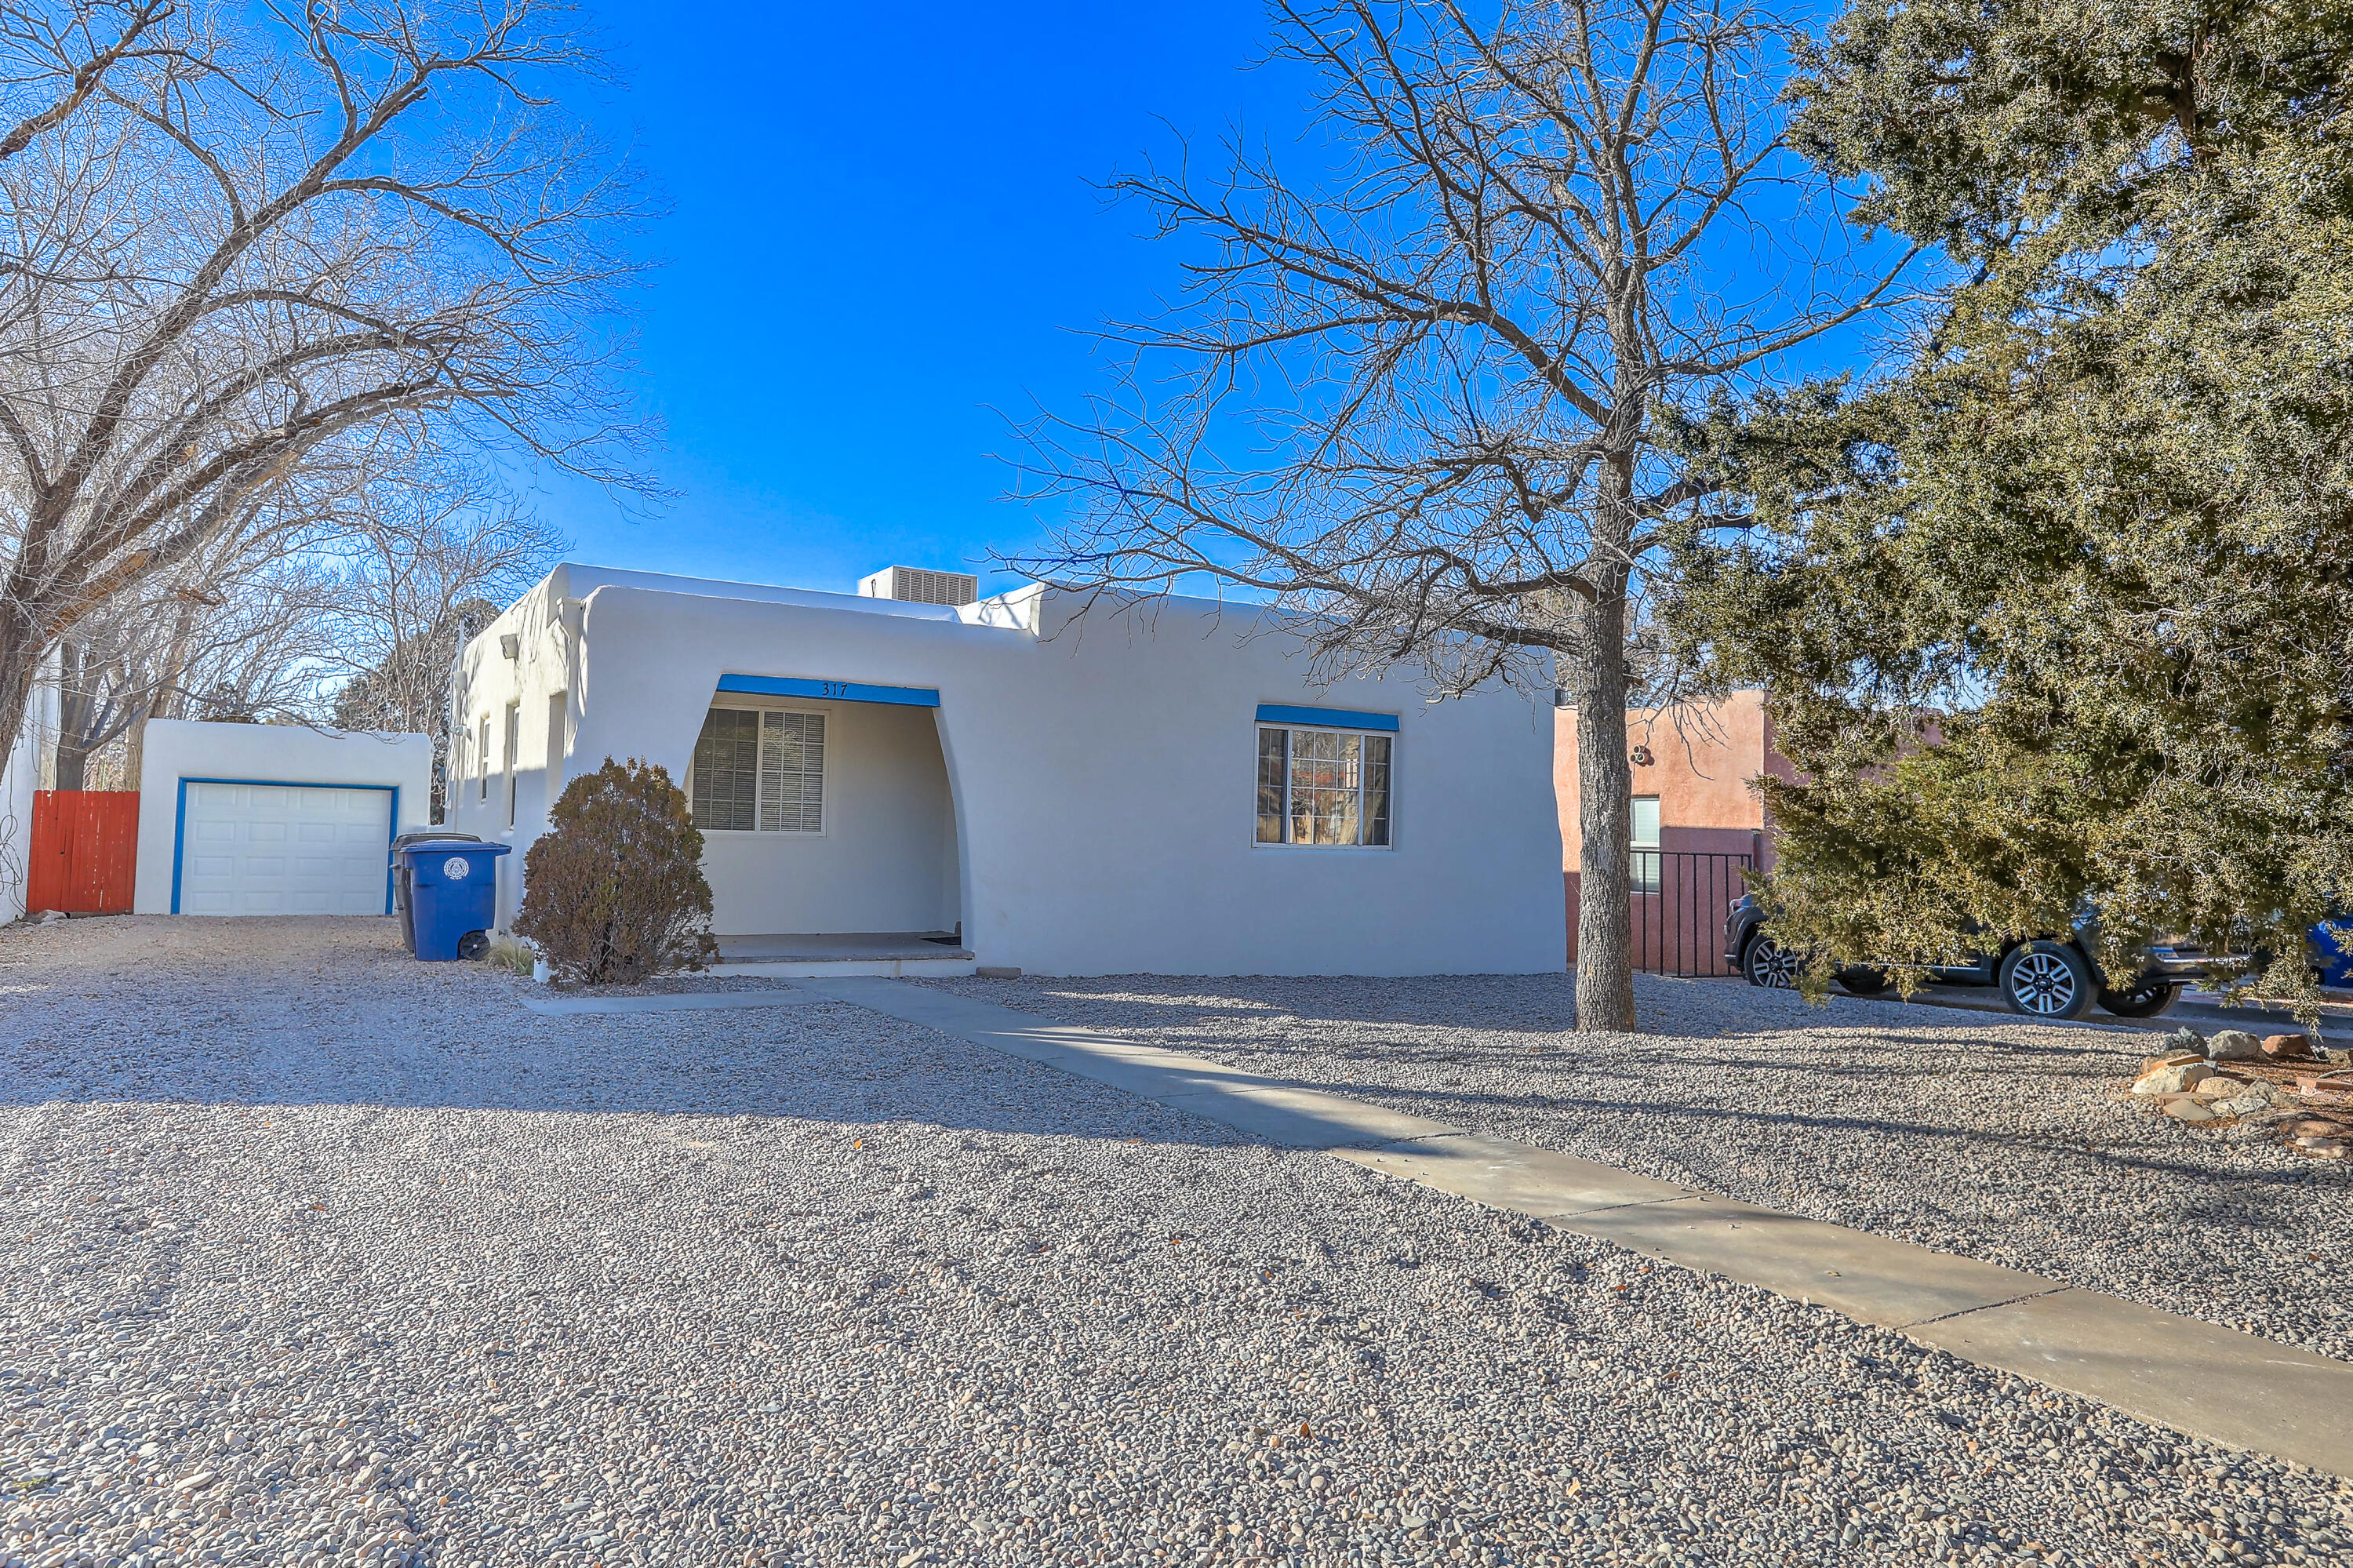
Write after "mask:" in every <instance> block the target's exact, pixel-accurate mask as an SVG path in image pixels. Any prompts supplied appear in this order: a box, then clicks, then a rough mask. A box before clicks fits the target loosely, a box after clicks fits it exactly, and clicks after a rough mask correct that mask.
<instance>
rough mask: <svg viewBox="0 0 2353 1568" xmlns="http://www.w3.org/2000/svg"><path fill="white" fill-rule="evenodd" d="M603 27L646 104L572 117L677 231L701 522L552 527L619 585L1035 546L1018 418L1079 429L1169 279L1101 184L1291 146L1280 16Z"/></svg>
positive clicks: (693, 17) (671, 372) (674, 400)
mask: <svg viewBox="0 0 2353 1568" xmlns="http://www.w3.org/2000/svg"><path fill="white" fill-rule="evenodd" d="M586 17H587V18H588V19H589V20H591V21H593V22H594V23H595V25H596V26H597V27H598V29H599V30H600V32H601V35H602V37H601V40H600V41H601V44H602V46H603V48H604V50H605V53H606V55H607V58H609V60H610V61H611V63H612V64H613V66H614V67H615V69H616V70H617V73H618V75H619V77H620V78H621V79H622V82H623V86H622V87H621V88H620V89H619V90H615V91H612V92H609V93H600V94H597V95H595V96H593V97H591V98H588V99H586V100H584V101H577V103H576V107H578V108H579V109H581V110H583V111H586V113H587V115H588V116H589V117H590V119H591V121H592V123H593V124H594V126H595V127H596V130H597V131H598V132H600V133H601V134H602V135H604V136H605V137H606V138H607V140H609V141H610V142H612V143H615V144H617V145H618V146H620V147H623V148H626V149H627V150H628V152H629V154H630V155H631V158H632V161H633V162H635V163H636V164H638V166H639V167H640V168H641V169H642V170H643V171H644V172H645V173H646V174H647V175H649V176H650V180H651V183H652V185H653V186H654V188H655V191H656V194H657V195H658V196H659V199H660V200H661V202H662V204H663V206H664V207H665V208H666V210H665V212H664V215H663V216H662V217H659V219H658V220H657V221H656V222H654V223H653V224H651V225H650V226H649V228H647V230H646V232H645V234H644V235H643V237H642V241H641V249H643V251H644V253H645V255H646V256H647V257H648V258H649V259H650V260H656V261H658V262H659V263H660V265H659V267H658V269H657V270H655V271H653V272H652V273H651V274H650V276H649V279H648V280H647V281H646V283H645V284H644V286H643V288H642V290H641V291H640V292H639V295H638V301H637V304H638V346H637V360H638V366H639V368H640V372H641V376H642V386H643V390H644V394H645V401H646V403H647V405H648V407H649V408H650V410H651V411H652V412H653V413H654V414H655V415H657V416H658V417H659V419H660V421H661V423H662V425H663V426H664V427H665V429H664V434H663V436H662V438H661V440H659V442H657V443H656V444H654V445H652V446H651V447H649V450H647V451H646V453H645V454H644V455H643V458H642V459H641V460H640V461H641V465H642V466H643V467H645V468H647V469H649V471H651V473H652V475H653V477H654V478H655V480H656V481H657V482H659V483H660V484H661V485H663V486H664V487H666V488H667V489H669V490H670V491H671V492H673V493H674V497H673V499H672V500H670V502H669V503H667V504H666V505H664V506H663V507H662V508H660V509H659V511H658V512H657V513H656V514H654V515H652V516H651V517H640V518H635V519H633V518H632V517H630V516H629V515H627V514H624V513H623V512H622V511H621V510H620V509H619V508H617V506H615V505H614V504H613V503H611V502H610V501H608V500H607V499H605V498H604V497H602V496H601V495H600V494H598V493H595V492H593V491H590V490H587V489H586V487H577V486H569V485H561V486H557V487H554V488H553V489H552V490H550V491H549V492H547V493H545V494H544V495H543V497H542V498H541V503H540V505H541V510H542V512H543V515H545V516H546V518H547V519H548V520H549V521H550V522H552V523H554V524H556V525H557V526H559V527H560V528H562V529H563V530H564V531H565V532H566V533H567V534H569V535H571V536H572V538H573V539H574V541H575V549H574V554H575V556H576V557H578V558H581V559H587V560H594V561H598V562H602V563H605V564H609V565H615V566H627V567H645V568H649V569H661V570H671V571H685V572H693V573H701V574H708V575H712V576H720V577H738V578H744V579H749V580H755V581H770V582H783V583H790V584H795V585H798V586H804V587H809V588H841V589H847V588H849V587H850V586H851V585H852V583H853V582H854V581H855V579H856V578H857V577H859V576H860V575H862V574H863V573H865V572H867V571H870V570H871V569H873V568H874V567H880V566H885V565H889V564H891V563H893V562H900V563H904V564H907V565H916V566H941V567H946V566H953V565H955V563H957V562H977V561H979V560H981V559H982V558H983V557H985V556H987V553H988V552H989V550H990V549H991V548H993V547H994V548H998V549H1014V548H1018V547H1019V546H1022V545H1023V544H1025V543H1027V542H1029V541H1030V540H1031V539H1033V538H1034V537H1035V535H1036V530H1037V524H1036V523H1035V522H1034V521H1033V519H1032V518H1031V516H1030V515H1029V513H1028V512H1027V511H1026V510H1025V509H1023V508H1022V507H1020V506H1018V505H1017V504H1015V503H1009V502H1007V501H1005V500H1004V499H1002V497H1003V496H1004V493H1005V492H1006V491H1007V489H1008V483H1009V482H1010V479H1011V477H1012V475H1011V473H1010V471H1009V470H1008V469H1007V468H1006V467H1005V466H1004V465H1003V464H1002V463H1001V462H999V461H996V460H995V459H994V458H993V457H992V455H991V454H992V453H995V452H998V451H1009V450H1012V449H1013V446H1014V442H1013V440H1012V439H1011V436H1010V434H1009V431H1008V426H1007V424H1006V422H1005V419H1004V418H1003V413H1018V412H1019V411H1020V410H1022V409H1024V408H1029V406H1030V405H1031V402H1032V399H1038V400H1042V401H1043V402H1045V403H1046V404H1048V405H1049V406H1051V407H1055V408H1063V409H1069V408H1072V407H1073V406H1074V405H1075V404H1076V402H1077V401H1078V399H1079V398H1080V397H1082V396H1083V394H1084V393H1085V392H1086V391H1087V390H1089V389H1090V388H1092V387H1095V386H1098V385H1100V383H1101V379H1102V378H1101V376H1100V374H1099V372H1098V370H1097V369H1096V367H1095V366H1094V365H1093V364H1092V360H1091V357H1090V355H1091V349H1090V345H1089V344H1088V343H1087V342H1086V340H1085V338H1084V336H1083V334H1082V333H1079V332H1073V331H1071V330H1069V329H1072V328H1079V329H1083V328H1086V327H1088V326H1091V325H1092V324H1094V323H1099V322H1101V321H1102V320H1103V319H1104V318H1105V317H1107V316H1112V315H1116V314H1123V313H1124V314H1128V315H1134V314H1136V313H1141V312H1144V311H1145V310H1148V309H1149V307H1150V305H1151V302H1152V301H1153V299H1154V297H1155V292H1156V291H1158V290H1159V289H1160V288H1161V287H1163V286H1164V285H1165V284H1166V282H1167V281H1168V280H1169V278H1170V275H1171V274H1170V259H1169V258H1168V257H1167V256H1166V255H1164V254H1161V253H1160V252H1159V251H1158V250H1157V249H1155V247H1154V246H1153V245H1152V244H1151V243H1149V242H1148V241H1146V240H1145V239H1143V238H1140V237H1139V235H1138V229H1139V227H1140V225H1141V223H1142V221H1143V215H1142V214H1141V213H1140V212H1137V211H1134V210H1130V209H1107V208H1106V207H1104V205H1103V200H1102V198H1101V196H1100V195H1099V194H1098V193H1097V192H1096V191H1095V190H1094V189H1093V188H1092V184H1091V182H1093V181H1097V180H1100V179H1102V178H1103V176H1104V175H1108V174H1109V173H1110V172H1111V171H1112V170H1113V168H1114V167H1115V166H1117V165H1119V164H1123V163H1125V162H1130V161H1132V160H1134V158H1135V157H1136V156H1138V155H1139V154H1143V153H1145V152H1146V151H1149V150H1158V151H1163V152H1165V151H1166V150H1167V149H1168V148H1169V147H1171V146H1172V145H1173V144H1174V136H1175V134H1176V132H1180V131H1181V132H1185V133H1186V134H1187V135H1190V136H1193V137H1196V138H1198V139H1200V140H1203V141H1208V142H1214V141H1215V140H1216V139H1217V138H1218V137H1219V135H1220V134H1222V133H1223V132H1224V131H1225V130H1226V129H1227V128H1228V127H1229V125H1230V124H1231V123H1232V122H1234V120H1235V119H1236V117H1238V116H1240V117H1242V118H1244V119H1245V120H1246V121H1247V122H1248V123H1249V124H1250V126H1252V127H1253V128H1259V127H1271V126H1273V125H1275V124H1277V123H1279V122H1286V121H1288V122H1294V123H1295V111H1294V110H1293V104H1294V102H1295V101H1296V98H1297V89H1296V84H1295V83H1293V84H1289V85H1286V84H1285V83H1284V82H1283V81H1282V80H1280V79H1276V78H1275V77H1274V76H1273V75H1272V74H1271V73H1268V72H1262V71H1255V70H1250V69H1247V68H1248V67H1249V65H1250V62H1251V60H1252V59H1253V58H1254V57H1255V55H1256V53H1257V50H1258V47H1259V42H1260V39H1261V37H1262V28H1263V19H1262V12H1261V8H1260V6H1259V5H1258V3H1257V0H1187V4H1183V5H1168V4H1166V3H1165V0H1163V3H1160V4H1132V3H1129V0H1093V3H1091V4H1060V3H1052V4H1047V3H1029V4H1023V5H1002V6H972V5H901V6H892V7H881V6H866V5H804V4H799V3H797V0H795V3H793V4H788V5H743V6H735V5H718V4H711V3H709V0H702V3H698V4H696V5H678V4H671V5H643V4H637V3H635V0H631V3H628V4H622V3H618V0H606V3H601V4H600V3H596V0H590V4H589V5H587V8H586ZM1164 121H1165V122H1166V123H1163V122H1164ZM992 410H1001V411H1002V413H1000V412H997V411H992Z"/></svg>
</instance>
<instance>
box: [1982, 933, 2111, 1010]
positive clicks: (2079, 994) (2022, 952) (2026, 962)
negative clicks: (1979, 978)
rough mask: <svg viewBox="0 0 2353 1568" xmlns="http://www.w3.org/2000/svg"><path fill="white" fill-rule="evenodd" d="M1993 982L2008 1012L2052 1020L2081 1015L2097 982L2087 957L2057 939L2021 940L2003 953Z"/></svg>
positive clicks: (2097, 989)
mask: <svg viewBox="0 0 2353 1568" xmlns="http://www.w3.org/2000/svg"><path fill="white" fill-rule="evenodd" d="M1995 983H1996V984H1997V985H1998V986H2000V989H2001V1000H2002V1001H2005V1002H2007V1003H2008V1004H2009V1005H2010V1011H2011V1012H2017V1013H2023V1014H2024V1015H2025V1016H2027V1017H2029V1018H2048V1019H2052V1020H2054V1021H2059V1020H2067V1019H2075V1018H2081V1017H2083V1016H2084V1014H2085V1013H2086V1012H2090V1011H2091V1010H2092V1001H2093V998H2094V996H2095V995H2096V994H2097V992H2098V991H2099V982H2098V981H2097V980H2094V979H2093V978H2092V966H2091V962H2090V960H2088V959H2085V958H2084V955H2083V954H2081V953H2079V952H2077V951H2076V950H2075V949H2074V948H2071V947H2068V946H2066V945H2065V944H2063V943H2060V942H2046V941H2042V940H2040V939H2037V940H2035V941H2031V942H2021V943H2020V944H2019V945H2018V946H2017V947H2015V948H2011V949H2010V951H2009V952H2008V953H2006V954H2004V955H2003V957H2002V960H2001V970H2000V975H1999V976H1998V977H1997V979H1996V980H1995Z"/></svg>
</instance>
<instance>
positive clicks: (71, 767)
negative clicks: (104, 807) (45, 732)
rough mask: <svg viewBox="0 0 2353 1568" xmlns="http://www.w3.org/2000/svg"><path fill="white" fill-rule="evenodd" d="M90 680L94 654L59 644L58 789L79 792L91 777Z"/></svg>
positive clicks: (77, 645)
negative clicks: (91, 657) (77, 790)
mask: <svg viewBox="0 0 2353 1568" xmlns="http://www.w3.org/2000/svg"><path fill="white" fill-rule="evenodd" d="M89 677H90V651H89V650H88V649H87V648H85V647H82V646H80V645H79V644H76V643H72V642H60V643H58V748H57V764H56V768H55V774H56V779H57V782H56V784H55V786H54V788H56V789H80V788H81V787H82V784H83V781H84V779H86V778H87V777H88V775H89V770H90V745H89V738H90V707H91V694H90V690H89Z"/></svg>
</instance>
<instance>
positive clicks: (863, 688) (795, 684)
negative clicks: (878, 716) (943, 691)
mask: <svg viewBox="0 0 2353 1568" xmlns="http://www.w3.org/2000/svg"><path fill="white" fill-rule="evenodd" d="M719 689H720V690H721V691H723V692H735V693H739V694H742V695H744V696H751V697H816V698H818V699H820V700H822V701H826V702H835V703H888V704H890V705H892V706H894V707H902V708H935V707H938V706H939V705H940V694H939V693H938V692H936V691H934V690H933V689H932V688H931V687H929V686H870V685H866V684H863V683H860V682H857V681H804V680H802V679H800V678H799V677H798V676H794V675H722V676H720V677H719Z"/></svg>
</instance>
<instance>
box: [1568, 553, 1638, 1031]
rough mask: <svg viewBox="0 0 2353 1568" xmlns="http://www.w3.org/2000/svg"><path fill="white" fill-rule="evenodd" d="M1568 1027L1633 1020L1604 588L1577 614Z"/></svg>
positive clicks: (1611, 618)
mask: <svg viewBox="0 0 2353 1568" xmlns="http://www.w3.org/2000/svg"><path fill="white" fill-rule="evenodd" d="M1578 622H1579V626H1580V629H1581V631H1582V634H1583V638H1584V642H1585V652H1584V657H1582V658H1580V659H1578V660H1577V663H1576V666H1575V670H1574V684H1573V686H1572V688H1571V689H1572V690H1573V691H1574V692H1575V694H1576V696H1577V839H1578V847H1577V865H1578V867H1579V871H1578V874H1577V1028H1579V1029H1581V1030H1585V1029H1608V1030H1619V1031H1625V1030H1630V1029H1632V1028H1633V1027H1634V919H1633V907H1632V904H1631V898H1632V893H1633V885H1632V880H1631V878H1630V868H1631V863H1632V850H1631V840H1632V836H1633V815H1634V806H1633V796H1634V769H1633V768H1632V766H1631V765H1630V763H1629V762H1628V761H1627V759H1626V654H1625V648H1626V600H1625V599H1624V598H1623V597H1622V596H1621V595H1616V594H1608V593H1605V594H1603V595H1601V596H1600V598H1599V599H1598V600H1597V601H1596V602H1594V603H1591V604H1588V605H1586V606H1585V607H1583V609H1581V611H1580V613H1579V616H1578Z"/></svg>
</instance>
